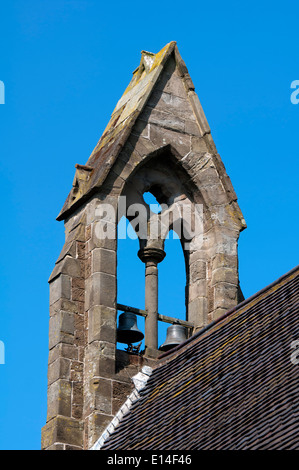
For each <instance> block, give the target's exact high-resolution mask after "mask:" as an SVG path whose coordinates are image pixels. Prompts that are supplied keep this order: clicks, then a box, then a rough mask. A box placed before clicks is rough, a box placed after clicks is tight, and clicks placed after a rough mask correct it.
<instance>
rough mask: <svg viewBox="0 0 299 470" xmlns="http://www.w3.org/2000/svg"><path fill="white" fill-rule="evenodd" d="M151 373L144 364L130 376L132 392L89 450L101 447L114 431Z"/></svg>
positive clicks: (138, 396) (136, 398)
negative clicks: (132, 386)
mask: <svg viewBox="0 0 299 470" xmlns="http://www.w3.org/2000/svg"><path fill="white" fill-rule="evenodd" d="M151 373H152V368H151V367H149V366H144V367H142V370H141V372H138V374H136V375H134V377H132V381H133V383H134V386H135V388H134V390H133V392H132V393H131V394H130V395H129V396H128V398H127V400H126V401H125V403H124V404H123V405H122V406H121V407H120V409H119V410H118V412H117V413H116V415H115V416H114V418H113V419H112V421H111V422H110V423H109V424H108V426H107V427H106V429H105V430H104V432H103V434H102V435H101V437H100V438H99V439H98V440H97V441H96V443H95V444H94V445H93V446H92V447H91V448H90V450H100V449H101V447H102V446H103V445H104V443H105V442H106V440H107V439H108V438H109V436H110V435H111V434H112V433H113V432H114V430H115V428H116V427H117V426H118V425H119V423H120V422H121V420H122V417H123V416H125V415H126V414H127V413H128V412H129V411H130V408H131V406H132V405H133V403H135V402H136V401H137V400H138V399H139V398H140V395H139V392H140V391H141V390H142V389H143V388H144V387H145V386H146V383H147V381H148V379H149V377H150V375H151Z"/></svg>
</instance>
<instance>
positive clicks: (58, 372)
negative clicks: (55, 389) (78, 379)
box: [48, 357, 71, 385]
mask: <svg viewBox="0 0 299 470" xmlns="http://www.w3.org/2000/svg"><path fill="white" fill-rule="evenodd" d="M70 370H71V361H70V360H69V359H65V358H62V357H60V358H58V359H56V361H54V362H52V363H51V364H49V367H48V385H51V384H52V383H53V382H55V381H56V380H59V379H66V380H69V378H70Z"/></svg>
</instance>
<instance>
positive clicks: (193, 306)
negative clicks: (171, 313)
mask: <svg viewBox="0 0 299 470" xmlns="http://www.w3.org/2000/svg"><path fill="white" fill-rule="evenodd" d="M207 313H208V312H207V299H206V297H197V298H196V299H194V300H192V301H191V302H189V304H188V321H190V322H192V323H194V326H195V328H202V327H203V326H205V325H206V324H207Z"/></svg>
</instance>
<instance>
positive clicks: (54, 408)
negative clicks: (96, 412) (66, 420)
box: [47, 379, 72, 421]
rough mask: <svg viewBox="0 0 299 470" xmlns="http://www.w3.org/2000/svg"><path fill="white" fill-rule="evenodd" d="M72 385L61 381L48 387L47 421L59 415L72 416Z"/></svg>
mask: <svg viewBox="0 0 299 470" xmlns="http://www.w3.org/2000/svg"><path fill="white" fill-rule="evenodd" d="M71 402H72V385H71V383H70V382H69V381H68V380H62V379H59V380H57V381H56V382H53V383H52V384H51V385H50V386H49V387H48V410H47V421H49V420H50V419H52V418H55V417H56V416H58V415H62V416H71Z"/></svg>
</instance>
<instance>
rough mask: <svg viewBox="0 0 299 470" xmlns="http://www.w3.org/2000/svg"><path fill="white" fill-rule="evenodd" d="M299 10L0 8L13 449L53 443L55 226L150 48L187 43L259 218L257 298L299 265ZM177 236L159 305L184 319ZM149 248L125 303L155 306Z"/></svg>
mask: <svg viewBox="0 0 299 470" xmlns="http://www.w3.org/2000/svg"><path fill="white" fill-rule="evenodd" d="M298 15H299V4H298V1H297V0H294V1H291V0H286V1H285V2H283V3H281V2H273V1H271V2H270V1H265V0H264V1H263V0H259V1H256V0H252V1H250V2H248V1H245V2H240V1H229V0H228V1H227V2H222V1H220V0H218V1H210V2H207V1H201V0H197V1H196V2H195V1H194V2H192V1H191V2H188V4H186V3H184V2H179V1H171V2H170V1H168V2H167V1H166V2H160V1H159V2H158V1H155V0H153V1H151V2H150V3H148V2H145V3H144V2H137V1H135V0H132V1H131V2H130V3H126V2H118V1H115V2H113V3H111V2H100V1H98V0H97V1H96V0H84V1H83V0H82V1H79V0H78V1H76V0H51V1H40V0H6V1H5V0H1V1H0V80H1V81H3V82H4V84H5V104H4V105H0V157H1V158H0V169H1V188H0V190H1V201H2V224H1V226H2V230H1V233H0V237H1V246H2V248H3V251H2V256H1V285H0V289H1V314H0V341H2V342H3V343H4V344H5V364H3V365H0V385H1V386H0V449H39V448H40V430H41V427H42V426H43V425H44V424H45V421H46V389H47V360H48V319H49V314H48V298H49V295H48V284H47V280H48V278H49V275H50V274H51V271H52V269H53V267H54V263H55V261H56V259H57V257H58V255H59V253H60V250H61V248H62V245H63V241H64V228H63V224H62V223H61V222H60V223H58V222H56V220H55V219H56V216H57V215H58V213H59V211H60V209H61V207H62V205H63V203H64V201H65V198H66V196H67V194H68V192H69V190H70V188H71V185H72V181H73V176H74V171H75V168H74V165H75V163H81V164H84V163H86V161H87V159H88V157H89V155H90V153H91V151H92V150H93V148H94V146H95V145H96V143H97V141H98V139H99V138H100V136H101V134H102V132H103V130H104V128H105V126H106V124H107V122H108V120H109V118H110V115H111V113H112V111H113V109H114V106H115V104H116V102H117V101H118V99H119V98H120V96H121V95H122V93H123V91H124V89H125V87H126V86H127V84H128V83H129V81H130V79H131V76H132V71H133V70H134V69H135V68H136V67H137V66H138V65H139V60H140V52H141V50H148V51H151V52H158V51H159V50H160V49H161V48H162V47H164V45H165V44H166V43H168V42H170V41H173V40H175V41H177V44H178V47H179V50H180V53H181V55H182V57H183V59H184V60H185V62H186V65H187V67H188V69H189V72H190V75H191V77H192V79H193V82H194V84H195V87H196V92H197V94H198V96H199V99H200V101H201V103H202V106H203V108H204V111H205V114H206V117H207V119H208V122H209V124H210V127H211V130H212V136H213V138H214V140H215V143H216V146H217V149H218V152H219V153H220V155H221V158H222V160H223V162H224V164H225V166H226V169H227V172H228V174H229V176H230V177H231V180H232V183H233V185H234V188H235V190H236V193H237V195H238V199H239V205H240V207H241V210H242V212H243V215H244V217H245V220H246V222H247V225H248V228H247V229H246V230H245V231H244V232H242V233H241V236H240V241H239V264H240V281H241V287H242V289H243V292H244V295H245V297H248V296H250V295H252V294H254V293H255V292H256V291H258V290H259V289H261V288H263V287H264V286H266V285H267V284H269V283H271V282H272V281H274V280H275V279H277V278H278V277H279V276H281V275H282V274H284V273H285V272H287V271H288V270H290V269H291V268H293V267H294V266H295V265H297V264H298V207H297V205H298V170H299V168H298V157H299V150H298V149H299V139H298V124H299V104H298V105H295V104H292V103H291V100H290V97H291V93H292V91H294V90H292V89H291V83H292V82H293V81H294V80H298V79H299V65H298ZM176 243H177V241H173V242H172V241H171V240H169V241H168V242H167V250H168V254H169V256H168V257H167V260H166V259H165V261H164V262H163V263H162V264H161V269H160V285H159V287H160V291H161V292H168V293H170V295H168V296H165V295H164V296H162V297H163V298H162V299H161V304H160V307H159V309H160V311H161V313H164V314H166V315H170V316H176V315H178V314H179V312H180V311H181V310H182V308H183V303H184V300H183V296H184V289H183V287H182V286H183V281H184V280H183V278H184V274H183V260H182V257H181V258H180V259H179V260H177V258H176V256H175V251H176V247H177V244H176ZM137 249H138V246H137V245H136V241H134V240H133V241H128V243H127V244H126V248H124V246H122V245H120V254H121V256H120V263H119V273H120V274H123V277H124V276H125V277H126V282H120V284H119V299H118V300H119V302H121V303H129V304H130V303H131V304H133V303H135V306H137V307H140V308H143V305H144V286H143V282H144V279H143V274H144V266H143V265H142V263H141V262H140V261H139V260H138V258H137V257H136V256H135V254H136V250H137ZM133 258H134V259H133ZM126 259H130V261H131V270H130V272H128V268H127V267H126V270H125V266H127V265H126ZM162 265H163V266H162ZM169 279H170V281H171V283H169ZM132 282H135V285H136V287H135V297H134V299H131V297H130V295H129V292H130V290H129V287H130V285H132ZM174 285H176V288H173V286H174Z"/></svg>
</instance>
